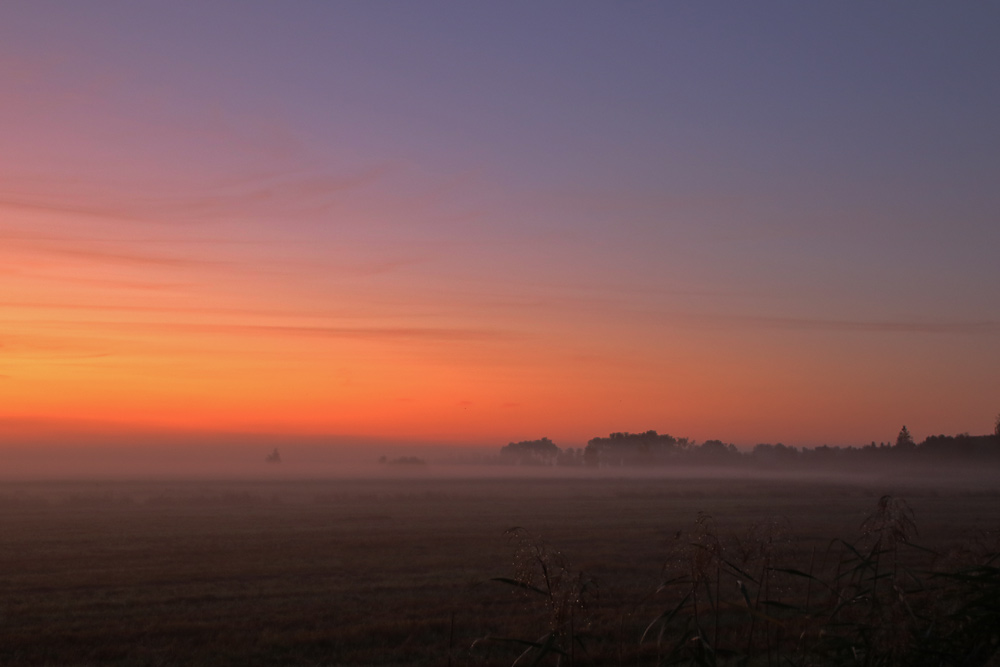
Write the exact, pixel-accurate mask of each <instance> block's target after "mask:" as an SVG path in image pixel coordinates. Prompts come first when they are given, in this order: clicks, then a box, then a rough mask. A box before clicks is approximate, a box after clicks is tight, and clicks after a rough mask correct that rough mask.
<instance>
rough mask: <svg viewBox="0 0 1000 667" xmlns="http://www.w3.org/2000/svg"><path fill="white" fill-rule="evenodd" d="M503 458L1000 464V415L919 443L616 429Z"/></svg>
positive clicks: (605, 464) (564, 462) (513, 451)
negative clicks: (981, 428) (729, 438)
mask: <svg viewBox="0 0 1000 667" xmlns="http://www.w3.org/2000/svg"><path fill="white" fill-rule="evenodd" d="M499 460H500V462H501V463H507V464H517V465H543V466H546V465H547V466H586V467H594V468H611V467H635V466H639V467H643V466H669V465H726V466H744V465H749V466H758V467H813V466H816V467H820V466H822V467H841V466H849V467H853V466H855V465H857V466H862V465H867V464H869V463H883V462H884V463H906V464H912V463H927V464H940V463H949V462H950V463H974V464H975V463H992V464H1000V417H998V418H997V424H996V429H995V431H994V433H992V434H990V435H969V434H968V433H961V434H959V435H932V436H930V437H928V438H926V439H925V440H924V441H923V442H920V443H917V442H916V441H914V439H913V436H911V435H910V432H909V430H908V429H907V428H906V427H905V426H904V427H903V428H902V429H901V430H900V432H899V435H897V436H896V440H895V442H880V443H877V444H876V443H875V442H874V441H872V442H871V443H870V444H868V445H864V446H861V447H830V446H827V445H823V446H820V447H802V448H799V447H792V446H789V445H785V444H782V443H778V444H759V445H757V446H755V447H754V448H753V449H752V450H751V451H747V452H744V451H740V450H738V449H737V448H736V446H735V445H732V444H727V443H724V442H722V441H720V440H706V441H705V442H703V443H701V444H700V445H699V444H697V443H695V442H693V441H692V440H689V439H688V438H675V437H674V436H672V435H669V434H666V433H657V432H656V431H646V432H644V433H628V432H625V433H612V434H610V435H609V436H608V437H606V438H600V437H599V438H592V439H591V440H590V441H589V442H588V443H587V446H586V447H584V448H572V447H570V448H567V449H562V448H560V447H558V446H557V445H556V444H555V443H553V442H552V441H551V440H549V439H548V438H542V439H540V440H524V441H522V442H511V443H508V444H507V445H505V446H504V447H502V448H501V450H500V459H499Z"/></svg>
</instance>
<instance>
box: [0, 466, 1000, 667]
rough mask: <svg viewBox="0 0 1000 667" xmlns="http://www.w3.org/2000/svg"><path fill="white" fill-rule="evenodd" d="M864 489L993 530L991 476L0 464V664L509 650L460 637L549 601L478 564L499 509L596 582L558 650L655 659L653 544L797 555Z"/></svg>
mask: <svg viewBox="0 0 1000 667" xmlns="http://www.w3.org/2000/svg"><path fill="white" fill-rule="evenodd" d="M884 493H892V494H894V495H896V496H899V497H902V498H905V499H906V500H907V502H908V504H909V507H910V508H912V510H913V513H914V519H915V522H916V525H917V528H918V530H919V535H918V536H917V537H914V538H913V540H914V541H915V542H919V543H920V544H922V545H926V546H929V547H931V548H933V549H935V550H937V551H939V552H941V553H942V554H943V553H945V552H946V551H948V549H949V548H950V545H966V546H969V545H972V546H975V545H981V544H986V543H989V542H990V541H992V542H993V544H994V545H995V543H996V538H997V535H996V532H995V531H997V529H998V528H1000V489H998V487H997V486H996V485H995V484H991V483H984V484H981V485H979V486H969V485H966V486H965V487H954V488H945V487H942V486H937V485H935V484H929V483H923V484H915V483H914V484H907V483H899V482H896V483H893V484H888V483H872V484H858V483H848V482H845V481H840V482H817V481H815V480H812V481H808V482H796V481H791V480H785V481H777V482H776V481H762V480H749V479H742V480H740V479H737V480H696V479H631V480H626V479H586V478H583V479H572V478H567V479H545V478H536V479H488V478H483V479H429V478H420V477H419V475H417V476H413V477H410V478H400V479H377V480H376V479H373V480H327V481H323V480H309V481H292V480H286V481H220V482H209V481H198V482H184V481H175V482H169V481H147V482H124V481H114V482H110V481H109V482H85V481H67V482H58V483H57V482H49V483H41V482H7V483H4V484H3V485H2V486H0V522H2V533H0V664H3V665H43V664H49V665H92V664H110V665H172V664H192V665H199V664H201V665H209V664H212V665H218V664H222V665H227V664H228V665H271V664H282V665H283V664H289V665H300V664H301V665H412V664H427V665H444V664H449V662H450V664H454V665H482V664H511V663H512V662H513V661H514V659H515V658H516V657H517V655H518V654H519V653H520V649H518V648H516V647H514V646H512V645H510V644H508V643H504V642H493V641H486V642H482V641H480V642H478V643H475V646H473V644H474V642H476V640H477V639H480V638H483V637H486V636H494V637H496V636H505V637H516V638H529V639H537V638H538V637H539V636H541V635H543V634H544V633H545V624H546V623H547V620H546V618H547V614H549V612H550V611H551V610H549V611H547V610H545V609H540V608H539V607H538V605H536V604H535V603H533V602H532V601H531V596H525V595H522V594H521V591H519V590H518V589H517V588H516V587H512V586H509V585H505V584H503V583H500V582H496V581H490V579H491V578H493V577H509V578H514V577H516V576H517V575H518V573H517V572H515V563H514V561H515V555H516V554H515V551H516V549H517V547H518V544H517V543H516V542H515V541H512V540H511V539H509V538H508V537H505V536H504V531H505V530H507V529H509V528H511V527H515V526H519V527H523V528H524V529H526V530H527V531H530V534H531V535H532V536H534V537H533V538H527V540H526V541H524V542H523V543H522V546H527V547H529V548H532V547H535V546H538V545H540V544H541V543H542V541H544V544H545V545H546V548H547V549H548V550H549V552H547V553H548V555H549V556H552V558H553V559H557V556H556V555H555V554H554V552H555V551H558V552H560V553H561V554H562V556H563V557H564V558H565V565H566V571H567V572H569V573H583V574H584V579H586V580H587V581H589V580H591V579H592V580H593V581H594V582H595V583H596V588H592V589H591V590H596V594H595V595H588V596H587V597H588V600H589V606H588V608H587V610H586V612H585V615H586V622H587V623H588V624H589V625H587V627H586V628H583V629H581V628H578V630H579V631H580V633H581V636H583V634H584V631H586V633H588V642H589V643H588V645H587V650H588V651H589V653H587V654H586V655H583V654H580V655H576V656H574V658H576V659H578V660H579V661H580V662H581V663H587V664H592V663H597V664H616V663H617V662H618V661H619V660H621V661H623V662H625V663H626V664H636V663H637V662H638V663H640V664H655V662H656V648H655V646H653V645H652V644H653V643H651V642H650V641H647V642H645V643H644V645H643V648H641V649H640V648H639V639H640V636H641V635H642V633H643V631H644V630H645V629H646V627H647V626H648V625H649V624H650V623H651V622H652V621H653V620H654V619H655V618H656V617H657V616H658V615H659V614H661V613H662V612H663V610H664V604H665V603H664V601H663V600H661V599H659V598H657V596H655V595H653V593H654V591H655V590H656V589H657V587H658V586H659V584H660V583H661V581H662V579H663V576H664V565H665V564H669V563H670V562H671V561H672V559H673V562H674V564H676V562H677V561H676V559H677V558H678V554H680V553H681V552H680V551H678V546H679V545H680V546H684V545H688V544H689V543H690V542H691V541H692V540H698V539H702V538H703V537H704V532H705V530H704V526H705V525H706V522H705V521H703V522H702V528H699V527H698V525H696V520H697V519H698V517H699V513H702V516H703V517H704V516H705V515H711V516H712V517H713V524H714V525H712V527H711V531H712V534H713V535H718V536H723V537H725V536H741V535H742V536H746V535H747V531H748V528H749V527H750V526H751V525H757V526H758V527H759V528H760V530H762V531H763V530H766V531H767V534H768V535H769V537H768V540H769V543H770V544H772V545H773V554H774V559H775V563H774V564H775V565H777V566H783V567H795V568H800V569H805V567H806V566H807V565H810V563H815V562H816V561H817V558H820V559H821V558H822V556H823V554H824V553H825V550H826V549H827V547H828V545H829V543H830V540H831V539H832V538H836V537H841V538H844V539H846V540H848V541H851V540H855V539H857V538H858V536H859V533H860V530H861V524H862V522H863V521H864V518H865V516H866V515H868V514H870V513H871V512H872V511H873V509H874V508H875V506H876V504H877V502H878V500H879V497H880V496H881V495H882V494H884ZM699 530H701V533H699ZM522 553H523V552H522ZM817 553H818V554H820V556H819V557H817V556H816V555H815V554H817ZM782 559H784V560H782ZM779 561H781V562H779ZM560 562H561V561H560ZM802 563H805V564H806V565H802ZM529 565H530V563H529ZM682 565H683V564H682ZM817 567H818V566H817ZM580 618H581V619H583V618H584V612H583V611H581V612H580ZM583 622H584V621H583V620H581V621H580V623H581V624H582V623H583ZM588 661H589V662H588ZM553 664H554V662H553Z"/></svg>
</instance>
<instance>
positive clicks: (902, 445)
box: [896, 425, 917, 451]
mask: <svg viewBox="0 0 1000 667" xmlns="http://www.w3.org/2000/svg"><path fill="white" fill-rule="evenodd" d="M916 447H917V443H915V442H913V436H912V435H910V432H909V430H907V428H906V426H905V425H904V426H903V428H901V429H899V435H897V436H896V449H899V450H900V451H910V450H913V449H916Z"/></svg>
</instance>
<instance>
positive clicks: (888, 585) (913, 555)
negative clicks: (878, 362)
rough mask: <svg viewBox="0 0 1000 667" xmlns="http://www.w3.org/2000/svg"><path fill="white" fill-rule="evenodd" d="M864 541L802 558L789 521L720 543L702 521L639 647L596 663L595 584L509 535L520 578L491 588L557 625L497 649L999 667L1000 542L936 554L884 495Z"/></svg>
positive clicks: (703, 517)
mask: <svg viewBox="0 0 1000 667" xmlns="http://www.w3.org/2000/svg"><path fill="white" fill-rule="evenodd" d="M859 529H860V530H859V535H858V536H857V537H856V538H855V539H853V540H845V539H840V538H836V539H832V540H830V541H829V542H828V543H826V546H825V548H822V547H820V548H811V549H803V548H800V546H799V545H798V544H797V543H796V541H795V540H793V539H791V538H790V535H789V530H788V527H787V525H786V523H785V522H783V521H778V520H766V521H760V522H756V523H751V524H749V525H748V526H747V527H746V528H745V529H744V530H743V531H742V532H741V533H739V534H733V535H721V534H720V532H719V531H718V530H717V529H716V524H715V521H714V520H713V518H712V517H711V516H709V515H707V514H699V515H698V516H697V518H696V520H695V522H694V526H693V527H692V529H691V530H689V531H678V532H676V533H675V534H674V538H673V540H672V541H671V546H670V547H669V549H668V554H667V558H666V561H665V565H664V569H663V576H662V583H661V584H660V586H659V587H658V588H657V590H656V591H655V593H653V594H652V595H651V596H650V600H651V601H652V603H653V604H656V605H657V606H658V612H657V613H656V614H655V616H653V618H652V620H650V621H649V622H648V623H647V624H646V625H645V627H644V629H643V630H642V632H641V634H640V636H639V637H638V638H637V646H635V647H629V648H628V650H625V649H623V648H619V650H618V651H617V652H616V656H609V655H608V654H603V655H600V656H598V655H596V654H595V655H590V654H589V653H588V652H587V651H586V646H587V642H586V640H587V638H588V637H590V638H593V637H594V636H595V634H597V633H601V632H605V633H607V632H609V628H605V627H594V626H593V625H592V624H591V623H589V622H588V621H587V616H586V609H587V604H586V601H587V598H588V595H590V594H591V593H592V592H593V591H595V590H596V587H595V586H596V584H595V582H594V581H593V580H592V579H590V578H588V577H586V576H585V575H584V574H582V573H579V572H574V571H572V570H571V569H570V567H569V565H568V562H567V560H566V559H565V557H564V556H563V555H562V554H561V553H559V552H558V551H556V550H554V549H552V548H551V547H550V546H548V545H546V544H545V543H544V542H542V541H541V540H539V539H538V538H536V537H534V536H531V535H530V534H529V533H527V532H526V531H524V530H522V529H520V528H518V529H512V530H511V531H509V532H508V537H509V539H510V540H511V541H512V543H513V545H514V547H515V549H514V551H515V559H514V560H515V576H514V577H500V578H496V579H494V580H493V581H496V582H500V583H503V584H504V585H506V586H508V587H511V588H512V589H514V590H515V591H516V592H517V593H518V594H520V595H522V596H523V597H524V599H525V600H526V601H533V602H535V603H536V605H537V611H538V612H539V613H540V614H541V615H542V616H540V618H541V617H544V618H546V619H547V621H546V624H545V631H544V633H542V634H541V636H538V637H529V638H515V637H511V636H506V637H490V638H488V639H489V640H490V641H499V642H507V643H511V644H516V645H518V646H520V647H522V649H523V650H522V651H521V652H520V654H519V655H518V657H517V658H516V660H515V661H514V664H515V665H517V664H532V665H536V664H543V662H544V663H545V664H559V665H576V664H614V663H615V662H617V664H626V661H625V658H623V656H628V662H627V664H635V665H647V664H648V665H697V666H699V667H718V666H721V665H739V666H754V665H762V666H763V665H767V667H772V666H773V667H777V666H778V665H782V666H790V667H796V666H799V667H820V666H826V665H830V666H834V665H855V666H858V667H896V666H900V667H902V666H909V665H916V666H922V665H928V666H929V665H953V666H955V667H958V666H962V667H978V666H987V665H994V664H998V658H1000V654H998V650H1000V549H998V548H997V542H996V540H995V539H989V536H985V537H984V539H981V540H978V541H977V542H975V543H972V544H966V545H964V546H963V547H962V548H958V549H951V550H947V551H941V550H933V549H929V548H926V547H923V546H921V545H920V544H919V543H918V538H919V535H918V532H917V525H916V521H915V519H914V514H913V511H912V509H911V508H910V507H909V505H908V504H907V503H906V502H905V501H904V500H902V499H900V498H897V497H894V496H888V495H886V496H882V497H881V498H880V499H879V500H878V503H877V504H876V506H875V508H874V509H873V510H872V511H871V513H870V514H869V515H868V516H867V517H866V518H865V519H864V520H863V521H862V523H861V524H860V526H859Z"/></svg>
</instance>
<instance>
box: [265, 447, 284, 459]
mask: <svg viewBox="0 0 1000 667" xmlns="http://www.w3.org/2000/svg"><path fill="white" fill-rule="evenodd" d="M264 461H266V462H267V463H281V454H279V453H278V448H277V447H275V448H274V451H273V452H271V453H270V454H268V455H267V456H265V457H264Z"/></svg>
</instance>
